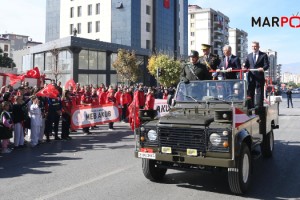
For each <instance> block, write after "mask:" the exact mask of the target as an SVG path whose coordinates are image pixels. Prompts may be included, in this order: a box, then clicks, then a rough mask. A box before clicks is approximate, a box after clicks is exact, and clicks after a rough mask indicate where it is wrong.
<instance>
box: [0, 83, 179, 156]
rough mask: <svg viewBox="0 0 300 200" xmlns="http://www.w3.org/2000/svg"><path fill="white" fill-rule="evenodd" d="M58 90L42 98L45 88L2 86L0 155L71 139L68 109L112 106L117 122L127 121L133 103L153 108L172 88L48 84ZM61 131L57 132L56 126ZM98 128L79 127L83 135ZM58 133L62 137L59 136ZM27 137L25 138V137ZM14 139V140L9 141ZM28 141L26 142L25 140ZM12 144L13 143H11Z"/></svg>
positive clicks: (172, 90) (140, 106)
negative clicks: (41, 93) (56, 92)
mask: <svg viewBox="0 0 300 200" xmlns="http://www.w3.org/2000/svg"><path fill="white" fill-rule="evenodd" d="M49 84H51V85H53V86H55V88H56V90H57V91H58V93H59V94H58V95H57V98H50V97H43V96H39V95H37V94H38V92H39V91H40V90H41V89H43V88H45V87H47V84H44V85H43V86H42V87H41V88H39V87H30V86H29V84H28V82H22V84H21V86H20V87H18V88H13V87H12V86H10V85H7V86H3V87H2V88H1V91H0V103H1V106H0V112H1V117H0V118H1V119H0V129H1V130H0V140H1V152H2V153H10V152H11V151H12V150H13V149H19V148H24V147H27V146H30V147H35V146H36V145H39V144H41V143H44V142H47V143H49V142H51V140H50V138H51V136H53V137H54V138H53V139H54V140H71V139H72V138H71V137H70V132H77V131H79V130H71V126H70V123H71V109H72V107H73V106H78V105H83V106H84V105H92V106H95V105H103V104H108V103H114V104H116V105H117V106H118V108H119V109H118V110H119V120H120V121H121V122H123V123H127V122H128V107H129V105H130V104H131V103H132V102H135V104H136V106H138V108H140V109H154V100H155V99H167V96H168V94H169V93H170V92H174V88H166V87H163V86H160V87H147V86H144V85H143V84H141V83H140V84H137V85H134V86H125V85H118V86H108V87H107V86H105V85H104V84H101V85H100V86H96V85H92V84H91V85H81V84H80V83H77V84H76V85H74V86H69V87H68V88H65V89H63V88H62V87H61V83H60V82H58V83H57V84H56V83H55V82H54V81H52V82H51V83H49ZM60 123H61V131H60V132H59V124H60ZM96 128H98V127H97V126H92V127H86V128H82V131H83V133H84V134H85V135H89V134H91V132H90V129H96ZM113 129H114V127H113V122H110V123H108V130H109V131H111V130H113ZM59 133H61V135H59ZM26 136H27V137H26ZM12 138H13V139H12ZM25 138H28V141H26V140H25ZM11 141H13V142H11Z"/></svg>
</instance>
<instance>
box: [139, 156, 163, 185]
mask: <svg viewBox="0 0 300 200" xmlns="http://www.w3.org/2000/svg"><path fill="white" fill-rule="evenodd" d="M142 169H143V173H144V176H145V177H146V178H147V179H149V180H150V181H155V182H159V181H161V180H162V179H163V178H164V176H165V174H166V172H167V169H165V168H159V167H158V166H157V164H156V161H155V160H150V159H142Z"/></svg>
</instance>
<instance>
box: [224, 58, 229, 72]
mask: <svg viewBox="0 0 300 200" xmlns="http://www.w3.org/2000/svg"><path fill="white" fill-rule="evenodd" d="M228 60H229V59H228V56H226V64H225V68H226V69H227V68H228Z"/></svg>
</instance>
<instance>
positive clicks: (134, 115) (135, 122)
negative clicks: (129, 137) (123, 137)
mask: <svg viewBox="0 0 300 200" xmlns="http://www.w3.org/2000/svg"><path fill="white" fill-rule="evenodd" d="M128 111H129V117H128V118H129V123H130V127H131V130H133V131H134V129H135V128H138V127H140V125H141V121H140V118H139V107H137V106H136V105H135V103H134V102H132V103H131V104H130V105H129V106H128Z"/></svg>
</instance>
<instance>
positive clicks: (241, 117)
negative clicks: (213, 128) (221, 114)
mask: <svg viewBox="0 0 300 200" xmlns="http://www.w3.org/2000/svg"><path fill="white" fill-rule="evenodd" d="M249 119H250V117H249V116H248V115H247V114H246V113H244V112H243V111H242V110H241V109H239V108H236V107H233V125H234V127H235V128H237V127H239V126H240V125H242V124H243V123H245V122H246V121H248V120H249Z"/></svg>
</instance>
